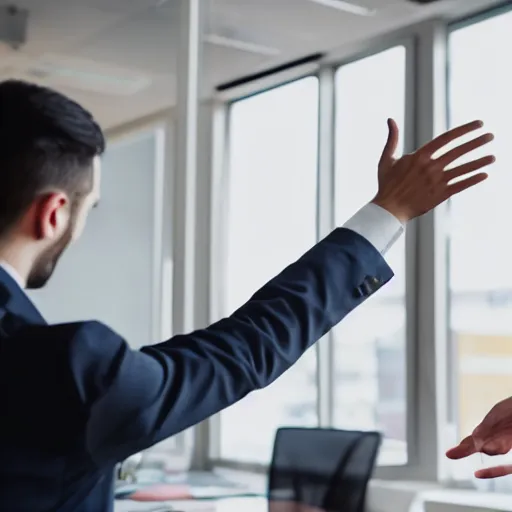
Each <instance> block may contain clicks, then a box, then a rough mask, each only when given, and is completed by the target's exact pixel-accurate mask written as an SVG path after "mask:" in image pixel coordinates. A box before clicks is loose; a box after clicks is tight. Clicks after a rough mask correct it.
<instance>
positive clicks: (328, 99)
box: [316, 67, 334, 427]
mask: <svg viewBox="0 0 512 512" xmlns="http://www.w3.org/2000/svg"><path fill="white" fill-rule="evenodd" d="M318 78H319V86H320V90H319V124H318V126H319V128H318V195H317V238H318V239H319V240H320V239H321V238H323V237H324V236H326V235H327V234H328V233H329V232H330V231H331V230H332V229H333V227H334V195H333V191H334V69H332V68H331V67H328V68H324V69H321V70H320V73H319V76H318ZM316 351H317V352H316V353H317V411H318V424H319V426H321V427H331V426H332V418H333V389H334V382H333V380H334V379H333V370H334V367H333V360H334V357H333V355H334V354H333V352H334V346H333V337H332V334H331V333H329V334H327V335H326V336H324V337H323V339H322V340H320V342H319V343H317V345H316Z"/></svg>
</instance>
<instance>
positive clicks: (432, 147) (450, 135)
mask: <svg viewBox="0 0 512 512" xmlns="http://www.w3.org/2000/svg"><path fill="white" fill-rule="evenodd" d="M483 125H484V123H483V121H471V123H466V124H463V125H461V126H457V128H452V129H451V130H448V131H447V132H445V133H443V134H442V135H439V136H438V137H436V138H435V139H434V140H432V141H430V142H428V143H427V144H425V145H424V146H423V147H422V148H421V149H420V150H419V151H420V152H421V153H426V154H427V155H428V156H432V155H433V154H434V153H436V152H437V151H439V150H440V149H441V148H443V147H444V146H446V145H447V144H449V143H450V142H453V141H454V140H455V139H458V138H459V137H462V136H463V135H467V134H468V133H471V132H474V131H475V130H478V129H479V128H482V126H483Z"/></svg>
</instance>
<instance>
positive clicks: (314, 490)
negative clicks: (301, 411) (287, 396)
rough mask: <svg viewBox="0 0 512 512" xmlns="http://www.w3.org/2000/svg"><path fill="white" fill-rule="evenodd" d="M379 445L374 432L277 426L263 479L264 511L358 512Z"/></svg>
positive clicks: (361, 508)
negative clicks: (265, 491)
mask: <svg viewBox="0 0 512 512" xmlns="http://www.w3.org/2000/svg"><path fill="white" fill-rule="evenodd" d="M380 443H381V434H379V433H378V432H355V431H347V430H335V429H321V428H314V429H308V428H280V429H278V430H277V432H276V437H275V441H274V452H273V456H272V463H271V466H270V472H269V480H268V497H269V510H270V511H273V510H275V511H277V510H279V511H281V510H283V511H285V510H286V511H288V510H289V511H290V512H294V511H295V510H297V511H299V510H300V511H310V510H311V511H315V512H317V511H318V512H320V511H322V512H363V510H364V503H365V497H366V488H367V486H368V481H369V479H370V477H371V475H372V472H373V469H374V467H375V461H376V458H377V453H378V450H379V446H380ZM285 503H289V504H290V505H289V506H284V504H285Z"/></svg>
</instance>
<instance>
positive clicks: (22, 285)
mask: <svg viewBox="0 0 512 512" xmlns="http://www.w3.org/2000/svg"><path fill="white" fill-rule="evenodd" d="M0 267H1V268H3V269H4V270H5V271H6V272H7V273H8V274H9V276H10V277H12V279H14V281H16V284H17V285H18V286H19V287H20V288H21V289H22V290H24V289H25V283H24V282H23V279H22V278H21V276H20V274H19V272H18V271H17V270H16V269H15V268H14V267H13V266H12V265H9V263H7V262H6V261H2V260H0Z"/></svg>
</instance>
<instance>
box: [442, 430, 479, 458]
mask: <svg viewBox="0 0 512 512" xmlns="http://www.w3.org/2000/svg"><path fill="white" fill-rule="evenodd" d="M476 452H477V449H476V446H475V441H474V439H473V437H472V436H468V437H465V438H464V439H463V440H462V441H461V442H460V443H459V444H458V445H457V446H455V447H453V448H451V449H450V450H448V451H447V452H446V456H447V457H448V458H449V459H453V460H457V459H463V458H464V457H469V456H470V455H473V454H474V453H476Z"/></svg>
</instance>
